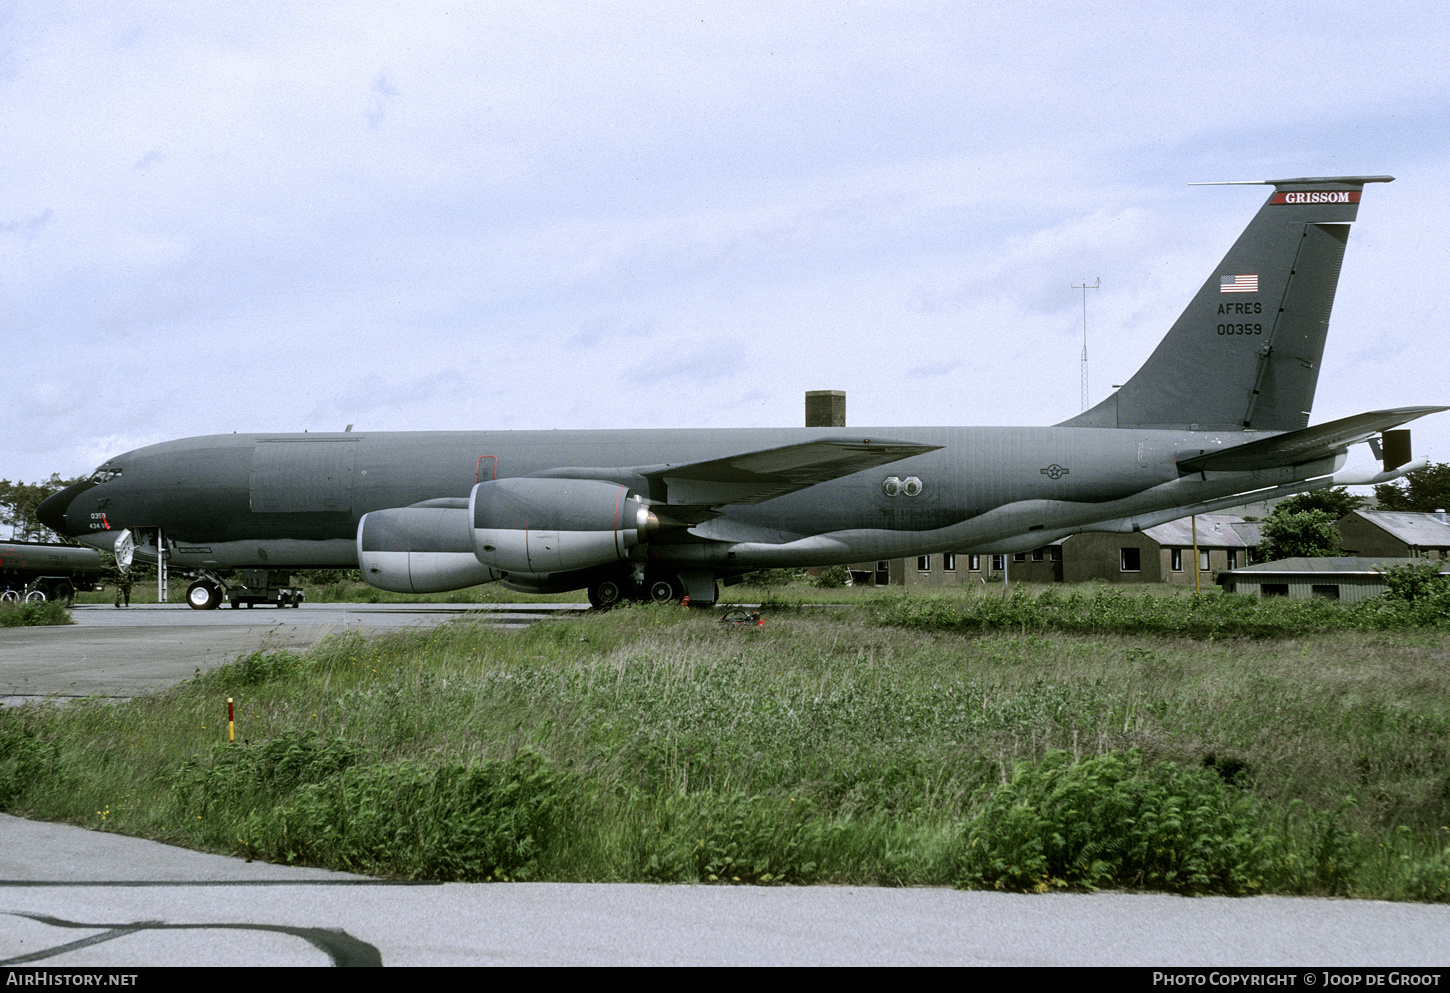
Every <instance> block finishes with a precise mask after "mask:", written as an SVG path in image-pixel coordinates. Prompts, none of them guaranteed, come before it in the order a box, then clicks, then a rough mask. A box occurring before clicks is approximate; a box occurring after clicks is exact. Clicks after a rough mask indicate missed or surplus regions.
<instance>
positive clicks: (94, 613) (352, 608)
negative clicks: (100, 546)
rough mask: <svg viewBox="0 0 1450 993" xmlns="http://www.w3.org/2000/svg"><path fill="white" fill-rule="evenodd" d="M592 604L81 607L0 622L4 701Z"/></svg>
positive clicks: (162, 680)
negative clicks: (266, 651) (49, 623)
mask: <svg viewBox="0 0 1450 993" xmlns="http://www.w3.org/2000/svg"><path fill="white" fill-rule="evenodd" d="M587 609H588V604H568V603H540V604H496V605H495V604H488V605H484V604H466V605H458V604H422V603H420V604H411V603H402V604H392V603H365V604H331V603H326V604H312V603H306V604H303V605H302V606H301V607H297V608H277V607H255V608H251V609H248V608H242V609H240V610H232V609H230V608H224V609H222V610H192V609H191V608H190V607H188V606H186V605H185V604H143V605H137V606H134V607H122V608H117V607H114V606H111V605H109V604H107V605H80V606H76V607H75V608H73V609H72V611H71V616H72V617H73V618H74V620H75V624H73V625H70V626H64V627H18V628H0V702H3V703H10V704H14V703H20V702H24V701H26V700H31V699H37V698H42V697H47V696H55V697H61V698H64V697H78V696H84V697H89V696H103V697H131V696H136V695H137V694H140V693H149V692H152V691H154V690H158V689H163V688H165V687H167V686H172V685H174V684H176V683H178V682H180V681H181V680H183V679H190V678H191V677H192V676H193V675H194V674H195V673H196V670H197V669H201V670H202V671H206V670H209V669H214V668H216V667H217V666H220V665H224V664H225V663H227V662H231V661H233V660H234V659H236V658H237V657H238V656H240V655H245V654H246V653H248V652H252V651H255V650H257V649H258V648H302V647H306V646H308V645H311V644H312V643H313V642H315V641H317V640H318V639H320V638H322V637H325V636H326V635H329V634H334V633H337V632H342V631H363V632H375V631H382V630H388V629H392V628H397V627H404V626H428V625H434V624H440V623H443V622H445V621H449V620H453V619H455V618H459V617H470V618H473V619H476V620H483V621H485V622H487V623H490V624H497V625H499V626H501V627H523V626H525V625H528V624H532V623H534V622H535V621H538V620H540V619H542V618H544V617H548V616H550V615H557V614H561V613H579V612H582V611H585V610H587Z"/></svg>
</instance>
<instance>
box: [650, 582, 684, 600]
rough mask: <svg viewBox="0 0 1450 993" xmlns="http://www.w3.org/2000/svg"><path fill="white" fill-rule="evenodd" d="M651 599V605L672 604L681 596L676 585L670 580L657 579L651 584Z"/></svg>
mask: <svg viewBox="0 0 1450 993" xmlns="http://www.w3.org/2000/svg"><path fill="white" fill-rule="evenodd" d="M649 598H650V602H651V603H670V602H671V601H674V600H678V599H679V598H680V596H679V593H678V591H676V589H675V584H674V583H672V582H670V581H669V580H668V579H656V580H653V581H652V582H651V583H650V584H649Z"/></svg>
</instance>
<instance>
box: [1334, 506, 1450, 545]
mask: <svg viewBox="0 0 1450 993" xmlns="http://www.w3.org/2000/svg"><path fill="white" fill-rule="evenodd" d="M1356 514H1357V515H1359V516H1360V517H1363V518H1364V519H1365V520H1367V521H1369V522H1370V523H1371V524H1373V525H1375V526H1376V527H1378V528H1380V529H1382V530H1384V531H1386V532H1388V533H1389V534H1391V535H1393V536H1394V537H1396V538H1398V539H1399V540H1400V541H1403V542H1404V543H1405V544H1407V545H1410V546H1412V547H1414V548H1447V547H1450V523H1446V522H1445V521H1444V520H1441V518H1440V516H1438V515H1436V514H1426V513H1423V512H1415V511H1399V510H1355V511H1351V512H1350V513H1349V515H1348V516H1350V517H1353V516H1355V515H1356Z"/></svg>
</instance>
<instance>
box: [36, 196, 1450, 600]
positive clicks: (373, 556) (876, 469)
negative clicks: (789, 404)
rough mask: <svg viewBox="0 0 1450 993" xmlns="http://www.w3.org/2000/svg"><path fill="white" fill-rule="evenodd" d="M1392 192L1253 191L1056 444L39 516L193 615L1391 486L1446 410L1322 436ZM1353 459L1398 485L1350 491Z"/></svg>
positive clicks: (59, 499) (87, 493)
mask: <svg viewBox="0 0 1450 993" xmlns="http://www.w3.org/2000/svg"><path fill="white" fill-rule="evenodd" d="M1391 178H1392V177H1390V176H1335V177H1326V178H1305V179H1277V180H1269V181H1267V182H1266V183H1264V184H1261V185H1267V186H1272V187H1274V192H1273V194H1272V195H1271V196H1270V197H1269V199H1268V201H1267V202H1266V203H1265V204H1264V205H1263V206H1262V207H1261V208H1260V209H1259V212H1258V213H1257V214H1256V215H1255V216H1254V219H1253V220H1252V221H1251V222H1250V223H1249V226H1248V228H1247V229H1245V231H1244V232H1243V234H1242V235H1240V236H1239V239H1238V241H1236V242H1235V243H1234V245H1233V247H1232V248H1230V249H1229V251H1228V254H1227V255H1225V256H1224V258H1223V261H1222V262H1221V263H1220V264H1219V265H1218V267H1217V268H1215V269H1214V270H1213V273H1212V274H1211V275H1210V276H1209V278H1208V281H1207V282H1205V283H1204V285H1203V288H1202V289H1200V290H1199V291H1198V293H1197V294H1196V295H1195V296H1194V298H1193V300H1192V302H1190V303H1189V305H1188V309H1186V310H1185V311H1184V312H1183V315H1182V316H1181V317H1179V318H1178V321H1177V322H1176V323H1175V324H1174V325H1173V327H1172V328H1171V329H1170V330H1169V331H1168V334H1167V336H1166V337H1164V339H1163V340H1162V341H1161V342H1160V343H1159V345H1158V347H1157V349H1156V350H1155V351H1154V352H1153V354H1152V355H1151V356H1150V357H1149V358H1148V361H1147V362H1146V363H1145V364H1144V365H1143V367H1142V368H1141V369H1139V370H1138V372H1137V373H1136V374H1135V375H1134V376H1133V377H1132V378H1131V379H1129V380H1128V382H1127V383H1126V384H1125V385H1123V386H1122V387H1121V388H1119V389H1118V390H1117V392H1115V393H1113V394H1112V395H1111V396H1109V397H1108V398H1107V399H1106V400H1104V401H1103V402H1102V403H1100V404H1098V405H1097V406H1096V407H1093V408H1092V409H1091V410H1088V411H1087V412H1086V413H1083V414H1081V415H1079V416H1077V417H1073V418H1070V419H1069V420H1066V421H1063V422H1062V423H1061V424H1058V425H1056V426H1055V427H978V428H968V427H929V428H857V429H845V428H773V429H718V430H713V429H710V430H705V429H702V430H618V431H459V432H407V433H383V432H360V433H356V434H354V433H350V432H344V433H339V434H312V433H305V434H248V435H241V434H231V435H212V436H208V437H202V438H187V439H184V440H181V441H171V442H166V443H165V444H160V445H152V446H150V447H147V448H139V449H137V450H136V451H133V452H127V453H126V454H125V455H119V456H117V457H115V458H113V459H110V460H108V461H107V462H106V463H105V464H104V465H102V466H101V467H100V468H99V469H97V470H96V471H95V473H94V474H93V475H92V476H91V477H90V478H89V479H87V480H85V481H84V482H80V483H77V484H75V485H73V486H71V487H68V488H67V489H65V490H64V491H62V492H60V493H57V494H56V495H54V496H52V497H51V498H50V499H48V500H46V501H45V502H44V503H43V504H42V505H41V507H40V510H39V516H40V519H41V520H42V521H43V522H44V523H45V524H47V525H48V526H49V527H51V528H53V529H55V530H56V531H58V532H61V533H63V534H67V535H71V536H73V537H75V538H78V539H79V540H81V541H82V542H84V543H86V544H90V545H95V546H97V547H101V548H112V547H113V546H115V545H116V544H117V536H118V535H120V534H122V533H123V532H125V533H126V536H127V537H126V540H125V541H124V542H122V546H123V547H127V546H129V545H130V543H131V541H132V539H133V538H136V537H139V539H140V543H139V544H138V545H137V546H136V554H137V556H138V557H140V558H142V559H143V560H144V559H149V560H151V561H155V560H156V558H157V554H158V549H164V552H165V555H166V559H167V563H168V567H169V568H170V569H173V570H176V569H179V570H182V571H183V572H186V573H188V574H190V575H191V576H193V577H195V582H193V583H192V585H191V587H190V589H189V590H188V593H187V596H188V600H189V601H190V603H191V605H192V606H193V607H197V608H206V607H214V606H216V605H217V604H218V602H219V601H220V599H221V598H222V597H224V596H226V595H227V593H228V589H229V584H235V582H236V581H235V580H234V579H233V577H235V576H236V575H237V574H238V573H239V572H240V573H241V574H242V576H243V577H245V576H246V575H247V574H248V572H251V574H252V575H256V574H257V573H256V571H257V570H268V571H270V572H272V573H273V574H274V576H275V573H277V572H283V573H285V572H288V571H291V570H296V569H303V568H308V569H313V568H359V569H361V570H362V575H363V577H364V578H365V579H366V580H367V581H368V582H369V583H371V584H372V585H374V586H377V587H380V588H382V589H385V590H393V591H398V592H403V593H436V592H440V591H443V590H454V589H461V588H464V587H469V586H476V585H479V584H481V583H490V582H501V583H503V584H504V585H505V586H507V587H509V588H510V589H513V590H517V591H519V592H523V593H546V592H557V591H564V590H575V589H587V590H588V591H589V597H590V600H591V601H592V602H594V603H595V604H607V603H610V602H613V601H616V600H621V599H626V598H640V599H653V600H669V599H675V598H678V597H681V596H686V595H688V596H689V598H690V600H691V602H692V603H705V604H710V603H714V602H715V599H716V589H717V581H718V580H721V579H727V580H728V579H730V578H732V577H735V576H739V575H742V574H744V573H747V572H751V571H753V570H757V569H762V568H768V567H778V566H785V567H794V568H799V567H804V566H823V565H834V564H840V563H848V562H857V561H862V560H873V559H889V558H899V557H902V556H911V555H925V554H929V553H932V552H940V551H966V550H972V551H981V552H1015V551H1025V550H1028V549H1032V548H1038V547H1041V546H1043V545H1046V544H1048V543H1050V542H1052V541H1055V540H1057V539H1058V538H1062V537H1064V536H1066V535H1069V534H1074V533H1076V532H1079V531H1118V532H1129V531H1134V530H1138V529H1140V528H1144V527H1150V526H1152V525H1155V524H1159V523H1162V522H1164V521H1168V520H1173V519H1175V518H1178V517H1183V516H1186V515H1188V514H1191V513H1205V512H1209V511H1212V510H1217V509H1222V508H1224V507H1229V506H1234V505H1237V504H1241V503H1244V502H1246V501H1248V500H1257V499H1263V498H1266V497H1275V496H1281V495H1286V494H1290V493H1296V492H1301V491H1305V490H1312V489H1317V488H1320V487H1324V486H1337V485H1341V484H1368V483H1379V482H1384V481H1387V480H1390V479H1394V478H1397V477H1399V476H1402V475H1404V474H1405V473H1406V472H1409V471H1411V470H1412V469H1415V468H1417V467H1419V466H1421V465H1423V464H1424V463H1423V462H1413V461H1411V459H1410V454H1409V440H1408V432H1407V431H1389V429H1391V428H1395V427H1397V426H1399V425H1401V424H1403V423H1405V422H1407V421H1410V420H1413V419H1414V418H1417V417H1421V416H1423V415H1425V414H1428V413H1432V412H1435V411H1441V410H1445V409H1447V408H1445V407H1400V408H1396V409H1392V410H1377V411H1372V412H1370V413H1366V414H1359V415H1357V416H1354V417H1346V418H1343V419H1341V420H1337V421H1331V422H1329V423H1327V424H1321V425H1318V426H1316V427H1307V426H1306V425H1307V424H1308V422H1309V410H1310V405H1311V403H1312V401H1313V399H1314V389H1315V384H1316V382H1317V380H1318V377H1319V368H1320V359H1321V356H1322V354H1323V351H1324V340H1325V336H1326V334H1327V332H1328V328H1329V311H1330V307H1331V305H1332V303H1333V300H1334V291H1335V286H1336V284H1337V283H1338V280H1339V267H1340V262H1341V260H1342V259H1343V257H1344V247H1345V242H1346V240H1347V238H1348V235H1349V227H1350V223H1351V222H1352V221H1353V220H1354V219H1355V215H1356V213H1357V211H1358V210H1359V201H1360V196H1361V194H1362V192H1363V190H1364V187H1365V185H1366V184H1368V183H1382V182H1389V181H1390V180H1391ZM1361 442H1367V443H1368V444H1369V446H1370V447H1371V449H1373V451H1374V453H1375V456H1376V458H1377V459H1379V460H1380V461H1381V462H1382V466H1379V465H1370V466H1369V467H1368V468H1366V469H1363V470H1358V471H1345V470H1344V465H1345V461H1346V456H1347V453H1348V450H1349V448H1350V446H1352V445H1356V444H1359V443H1361ZM272 581H273V582H276V581H277V580H276V579H275V578H274V579H273V580H272ZM280 581H281V582H283V583H285V582H286V579H285V577H284V578H282V579H281V580H280ZM233 602H234V603H235V602H236V600H235V597H233Z"/></svg>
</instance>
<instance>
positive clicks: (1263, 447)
mask: <svg viewBox="0 0 1450 993" xmlns="http://www.w3.org/2000/svg"><path fill="white" fill-rule="evenodd" d="M1442 410H1450V407H1395V408H1392V409H1390V410H1372V411H1370V412H1368V413H1365V414H1355V415H1354V416H1353V417H1342V418H1340V419H1339V420H1337V421H1329V422H1328V423H1326V424H1318V425H1315V426H1314V427H1310V428H1300V429H1299V430H1297V431H1288V432H1285V433H1284V434H1279V435H1275V436H1274V437H1272V438H1264V439H1262V440H1260V441H1251V442H1249V443H1248V444H1246V445H1235V446H1234V447H1233V448H1228V449H1225V450H1223V451H1219V452H1205V453H1204V454H1202V455H1194V456H1191V457H1189V458H1186V459H1180V460H1179V461H1178V471H1179V472H1180V473H1185V474H1187V473H1191V472H1254V471H1258V470H1262V469H1277V468H1279V467H1281V466H1290V465H1300V464H1303V463H1305V462H1314V461H1317V460H1319V459H1327V458H1332V457H1334V456H1336V455H1340V454H1342V453H1343V452H1344V450H1345V449H1346V448H1348V447H1349V446H1350V445H1357V444H1359V443H1360V442H1362V441H1368V440H1369V439H1370V438H1372V437H1374V436H1375V435H1377V434H1379V433H1380V432H1381V431H1385V430H1388V429H1389V428H1393V427H1397V426H1399V425H1401V424H1404V423H1406V422H1408V421H1413V420H1414V419H1415V418H1417V417H1424V416H1425V415H1426V414H1435V413H1439V412H1440V411H1442Z"/></svg>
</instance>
